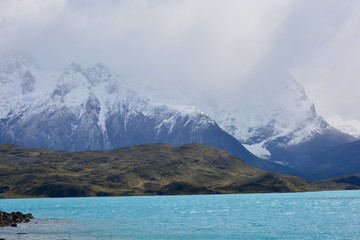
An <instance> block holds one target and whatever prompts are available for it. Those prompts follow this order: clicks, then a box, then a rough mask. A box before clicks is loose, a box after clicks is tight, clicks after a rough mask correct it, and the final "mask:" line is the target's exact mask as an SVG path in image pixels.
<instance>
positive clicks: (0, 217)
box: [0, 211, 34, 227]
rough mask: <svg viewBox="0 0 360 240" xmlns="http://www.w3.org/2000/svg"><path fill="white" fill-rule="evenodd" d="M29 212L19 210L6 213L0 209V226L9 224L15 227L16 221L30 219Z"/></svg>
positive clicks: (31, 216) (27, 220)
mask: <svg viewBox="0 0 360 240" xmlns="http://www.w3.org/2000/svg"><path fill="white" fill-rule="evenodd" d="M33 218H34V217H33V215H32V214H31V213H28V214H23V213H21V212H12V213H7V212H3V211H0V227H5V226H11V227H16V226H17V224H18V223H21V222H29V221H30V219H33Z"/></svg>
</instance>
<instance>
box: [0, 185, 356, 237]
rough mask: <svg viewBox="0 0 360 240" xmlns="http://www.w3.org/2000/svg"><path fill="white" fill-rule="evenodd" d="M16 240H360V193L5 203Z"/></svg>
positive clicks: (1, 203) (8, 231)
mask: <svg viewBox="0 0 360 240" xmlns="http://www.w3.org/2000/svg"><path fill="white" fill-rule="evenodd" d="M0 210H2V211H6V212H11V211H21V212H23V213H28V212H31V213H32V214H33V215H34V216H35V218H36V219H34V220H32V221H31V222H30V223H23V224H19V225H18V227H17V228H11V227H5V228H0V238H5V239H7V240H11V239H360V237H359V236H360V191H333V192H311V193H281V194H234V195H202V196H149V197H147V196H146V197H92V198H42V199H1V200H0Z"/></svg>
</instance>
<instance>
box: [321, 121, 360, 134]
mask: <svg viewBox="0 0 360 240" xmlns="http://www.w3.org/2000/svg"><path fill="white" fill-rule="evenodd" d="M326 121H327V122H328V123H329V124H330V125H331V126H333V127H335V128H336V129H338V130H339V131H341V132H343V133H346V134H349V135H351V136H354V137H356V138H360V121H359V120H347V121H344V120H343V119H342V118H341V117H340V116H333V117H330V118H327V119H326Z"/></svg>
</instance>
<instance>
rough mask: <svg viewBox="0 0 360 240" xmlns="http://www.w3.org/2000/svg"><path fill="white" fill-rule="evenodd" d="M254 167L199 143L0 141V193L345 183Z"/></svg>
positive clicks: (287, 188)
mask: <svg viewBox="0 0 360 240" xmlns="http://www.w3.org/2000/svg"><path fill="white" fill-rule="evenodd" d="M353 186H355V188H356V185H349V184H348V183H346V182H342V183H335V182H331V184H329V183H328V182H326V181H322V182H310V181H307V180H305V179H301V178H298V177H293V176H288V175H280V174H274V173H270V172H265V171H263V170H260V169H256V168H253V167H251V166H249V165H248V164H247V163H245V162H244V161H242V160H241V159H239V158H238V157H236V156H234V155H232V154H229V153H227V152H225V151H223V150H220V149H218V148H215V147H209V146H204V145H199V144H192V145H184V146H172V145H167V144H149V145H140V146H132V147H125V148H119V149H114V150H110V151H83V152H66V151H54V150H46V149H24V148H19V147H17V146H14V145H11V144H3V145H0V197H4V198H10V197H78V196H126V195H164V194H213V193H260V192H296V191H316V190H320V189H346V188H351V187H353Z"/></svg>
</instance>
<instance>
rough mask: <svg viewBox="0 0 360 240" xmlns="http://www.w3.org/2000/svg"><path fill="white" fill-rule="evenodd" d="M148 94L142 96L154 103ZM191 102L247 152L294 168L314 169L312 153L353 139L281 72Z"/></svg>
mask: <svg viewBox="0 0 360 240" xmlns="http://www.w3.org/2000/svg"><path fill="white" fill-rule="evenodd" d="M272 82H274V84H273V85H271V84H272ZM153 92H154V91H152V92H148V96H149V97H150V98H153V99H158V98H159V96H158V95H155V96H154V95H153ZM144 94H145V95H146V91H144ZM167 98H169V96H167V97H163V99H167ZM176 98H177V99H173V101H175V102H178V103H180V102H184V103H185V102H189V99H190V97H189V96H186V95H184V96H183V99H181V97H179V95H178V96H177V97H176ZM192 103H193V104H195V105H197V106H199V107H200V108H201V109H202V110H204V111H205V112H206V114H207V115H209V116H210V117H211V118H212V119H214V120H215V121H216V122H217V124H219V126H220V127H221V128H222V129H224V130H225V131H226V132H228V133H230V134H231V135H232V136H234V137H235V138H236V139H238V140H239V141H240V142H241V143H242V144H243V145H244V146H245V147H246V148H247V149H248V150H249V151H250V152H252V153H254V154H255V155H257V156H258V157H260V158H264V159H268V160H269V161H272V162H277V163H279V164H283V165H286V166H290V167H293V168H295V169H300V170H302V169H304V168H310V167H312V166H314V165H316V164H317V163H316V162H314V161H315V160H314V158H313V155H314V154H317V153H319V152H323V151H327V150H329V149H331V148H333V147H335V146H339V145H341V144H344V143H347V142H352V141H355V138H354V137H352V136H350V135H348V134H345V133H343V132H341V131H339V130H338V129H336V128H334V127H333V126H331V125H330V124H328V123H327V122H326V121H325V120H324V119H323V118H322V117H321V116H319V115H318V114H317V112H316V109H315V106H314V104H313V103H312V102H311V101H310V100H309V99H308V97H307V95H306V93H305V90H304V88H303V86H302V85H301V84H300V83H299V82H297V81H296V80H295V79H294V78H293V77H292V76H290V75H286V74H285V75H283V76H281V78H280V79H276V81H271V83H269V81H267V82H266V81H264V80H263V79H261V78H259V79H252V81H251V83H250V84H248V85H246V84H244V85H243V88H242V89H238V90H237V92H236V94H228V95H226V96H224V97H223V98H222V99H215V100H210V101H198V99H193V100H192Z"/></svg>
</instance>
